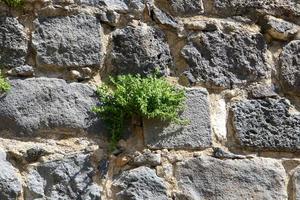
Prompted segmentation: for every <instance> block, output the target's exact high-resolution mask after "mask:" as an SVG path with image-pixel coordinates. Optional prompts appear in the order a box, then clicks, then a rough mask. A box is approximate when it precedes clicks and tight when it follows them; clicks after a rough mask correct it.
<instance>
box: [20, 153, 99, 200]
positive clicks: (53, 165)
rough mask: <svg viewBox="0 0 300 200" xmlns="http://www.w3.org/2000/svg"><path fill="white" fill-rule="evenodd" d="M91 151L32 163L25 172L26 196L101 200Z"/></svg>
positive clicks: (30, 197)
mask: <svg viewBox="0 0 300 200" xmlns="http://www.w3.org/2000/svg"><path fill="white" fill-rule="evenodd" d="M94 174H95V172H94V169H93V166H92V163H91V158H90V156H89V155H88V154H78V155H76V156H71V157H65V158H63V159H61V160H54V161H50V162H46V163H42V164H39V165H37V166H35V167H31V168H30V169H29V170H28V173H27V175H26V176H25V179H26V182H27V186H26V188H25V200H31V199H49V200H57V199H87V200H101V195H100V187H99V186H98V185H97V184H96V183H94V182H93V179H92V177H93V175H94Z"/></svg>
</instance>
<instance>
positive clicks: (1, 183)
mask: <svg viewBox="0 0 300 200" xmlns="http://www.w3.org/2000/svg"><path fill="white" fill-rule="evenodd" d="M0 154H1V155H0V199H1V200H15V199H17V198H18V197H19V196H20V195H21V190H22V183H21V180H20V178H19V177H18V175H17V171H16V170H15V168H14V167H13V166H12V165H11V164H10V163H9V162H7V161H6V153H5V152H4V151H3V150H0Z"/></svg>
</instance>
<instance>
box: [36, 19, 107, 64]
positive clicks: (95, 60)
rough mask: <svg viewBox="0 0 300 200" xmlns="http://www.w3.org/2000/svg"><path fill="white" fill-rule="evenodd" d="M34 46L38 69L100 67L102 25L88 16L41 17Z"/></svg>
mask: <svg viewBox="0 0 300 200" xmlns="http://www.w3.org/2000/svg"><path fill="white" fill-rule="evenodd" d="M35 24H36V28H35V31H34V33H33V36H32V46H33V48H34V49H35V51H36V54H37V55H36V63H37V65H38V66H39V67H50V68H65V67H85V66H94V67H95V66H100V63H101V49H102V48H101V37H100V23H99V22H98V20H97V18H96V17H94V16H89V15H73V16H65V17H64V16H60V17H40V18H38V19H37V20H36V21H35Z"/></svg>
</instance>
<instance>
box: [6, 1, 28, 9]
mask: <svg viewBox="0 0 300 200" xmlns="http://www.w3.org/2000/svg"><path fill="white" fill-rule="evenodd" d="M0 1H2V2H4V3H5V4H6V5H8V6H9V7H13V8H17V7H21V6H22V5H23V4H24V0H0Z"/></svg>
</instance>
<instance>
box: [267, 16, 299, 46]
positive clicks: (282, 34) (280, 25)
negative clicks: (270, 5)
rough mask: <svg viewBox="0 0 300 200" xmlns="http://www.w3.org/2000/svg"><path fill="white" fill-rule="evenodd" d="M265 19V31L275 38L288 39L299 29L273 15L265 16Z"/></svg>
mask: <svg viewBox="0 0 300 200" xmlns="http://www.w3.org/2000/svg"><path fill="white" fill-rule="evenodd" d="M265 21H266V22H265V25H264V29H265V31H266V32H267V33H268V34H269V35H271V36H272V37H273V38H274V39H277V40H284V41H286V40H289V39H291V38H293V36H295V35H296V34H297V32H298V31H299V30H300V28H299V26H296V25H295V24H293V23H290V22H287V21H284V20H282V19H279V18H276V17H273V16H266V17H265Z"/></svg>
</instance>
